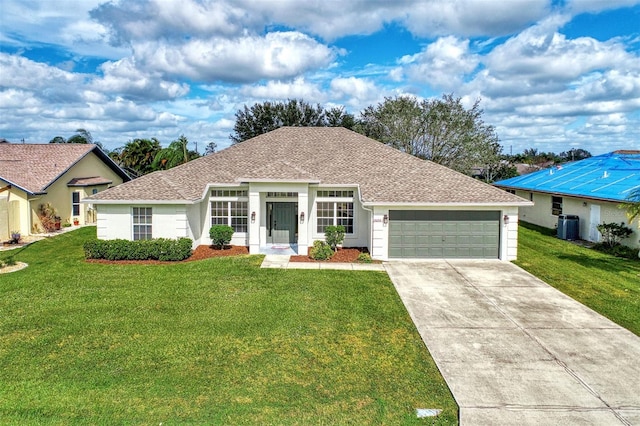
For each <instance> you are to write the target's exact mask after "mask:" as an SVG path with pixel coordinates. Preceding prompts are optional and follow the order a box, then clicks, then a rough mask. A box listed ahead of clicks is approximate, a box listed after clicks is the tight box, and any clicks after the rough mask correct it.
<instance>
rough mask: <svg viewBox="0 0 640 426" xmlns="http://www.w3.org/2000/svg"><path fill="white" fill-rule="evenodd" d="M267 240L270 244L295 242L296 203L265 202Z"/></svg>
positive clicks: (296, 230) (296, 223)
mask: <svg viewBox="0 0 640 426" xmlns="http://www.w3.org/2000/svg"><path fill="white" fill-rule="evenodd" d="M267 214H268V216H269V217H268V218H267V221H268V229H267V241H268V242H269V243H270V244H290V243H295V242H297V235H296V234H297V232H298V229H297V228H298V226H297V225H298V220H297V218H298V203H267Z"/></svg>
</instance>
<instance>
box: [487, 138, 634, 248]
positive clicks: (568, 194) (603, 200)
mask: <svg viewBox="0 0 640 426" xmlns="http://www.w3.org/2000/svg"><path fill="white" fill-rule="evenodd" d="M494 185H495V186H497V187H499V188H503V189H506V190H507V191H510V192H511V193H513V194H516V195H518V196H520V197H523V198H526V199H528V200H530V201H532V202H534V203H535V205H533V206H530V207H523V208H521V209H520V218H521V219H522V220H524V221H527V222H531V223H534V224H536V225H540V226H544V227H547V228H554V227H557V225H558V216H559V215H562V214H564V215H577V216H578V222H579V234H580V235H579V236H580V238H581V239H584V240H588V241H593V242H598V241H600V238H601V236H600V233H599V232H598V229H597V228H596V227H597V226H598V225H599V224H601V223H620V222H625V223H626V222H627V216H626V212H625V210H624V209H621V208H620V207H619V206H620V204H621V203H622V202H624V201H625V200H626V199H627V197H628V196H629V194H630V192H631V191H632V190H634V189H637V188H640V151H614V152H610V153H608V154H604V155H598V156H595V157H590V158H586V159H584V160H580V161H576V162H573V163H567V164H563V165H561V166H555V167H551V168H549V169H546V170H541V171H538V172H534V173H531V174H528V175H524V176H518V177H514V178H511V179H505V180H502V181H499V182H496V183H495V184H494ZM631 228H632V229H634V233H633V234H631V237H630V238H628V239H626V240H623V243H624V244H626V245H629V246H631V247H639V246H640V238H639V237H640V232H639V231H638V223H637V220H636V221H634V223H633V224H632V225H631Z"/></svg>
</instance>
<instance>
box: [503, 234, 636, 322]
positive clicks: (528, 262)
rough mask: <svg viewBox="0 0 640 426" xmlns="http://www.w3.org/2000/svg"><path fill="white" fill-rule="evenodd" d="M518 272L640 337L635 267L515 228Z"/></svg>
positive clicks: (573, 245)
mask: <svg viewBox="0 0 640 426" xmlns="http://www.w3.org/2000/svg"><path fill="white" fill-rule="evenodd" d="M518 242H519V244H518V260H517V261H516V262H515V263H516V264H517V265H519V266H520V267H522V268H524V269H526V270H527V271H529V272H531V273H532V274H533V275H535V276H537V277H539V278H540V279H542V280H543V281H545V282H547V283H548V284H550V285H552V286H553V287H555V288H557V289H558V290H560V291H562V292H563V293H565V294H567V295H569V296H571V297H572V298H574V299H576V300H577V301H579V302H581V303H583V304H585V305H587V306H589V307H590V308H591V309H593V310H595V311H597V312H599V313H601V314H602V315H604V316H606V317H607V318H609V319H611V320H612V321H614V322H616V323H618V324H620V325H621V326H623V327H625V328H627V329H629V330H630V331H632V332H633V333H635V334H637V335H640V262H638V261H632V260H628V259H622V258H618V257H613V256H611V255H608V254H604V253H600V252H598V251H595V250H592V249H587V248H584V247H580V246H578V245H576V244H573V243H570V242H568V241H563V240H559V239H557V238H555V237H554V236H552V235H550V233H549V232H548V230H545V228H540V227H536V226H535V225H531V224H527V223H520V230H519V233H518Z"/></svg>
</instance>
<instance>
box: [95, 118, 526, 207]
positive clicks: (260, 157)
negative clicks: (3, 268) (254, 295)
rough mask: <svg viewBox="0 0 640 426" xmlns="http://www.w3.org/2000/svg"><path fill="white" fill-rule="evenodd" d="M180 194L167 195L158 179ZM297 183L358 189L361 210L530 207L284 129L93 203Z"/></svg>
mask: <svg viewBox="0 0 640 426" xmlns="http://www.w3.org/2000/svg"><path fill="white" fill-rule="evenodd" d="M160 176H162V178H163V179H165V180H167V181H170V182H171V183H172V185H174V186H175V185H177V186H179V187H180V188H182V191H181V193H182V196H177V195H176V193H175V191H173V190H170V191H167V188H166V187H164V186H162V182H161V179H160ZM249 181H271V182H279V181H280V182H282V181H289V182H290V181H302V182H310V183H318V184H319V185H348V186H358V187H359V188H360V195H361V197H362V200H363V201H364V202H365V203H372V204H375V203H380V204H384V203H398V204H415V203H420V204H432V203H433V204H464V203H469V204H477V203H484V204H511V205H518V204H528V203H529V202H528V201H525V200H523V199H522V198H520V197H516V196H514V195H513V194H509V193H507V192H506V191H502V190H500V189H498V188H495V187H492V186H490V185H487V184H485V183H482V182H480V181H478V180H476V179H473V178H471V177H469V176H466V175H463V174H461V173H458V172H455V171H453V170H451V169H449V168H447V167H444V166H441V165H438V164H435V163H432V162H430V161H425V160H421V159H419V158H417V157H414V156H412V155H409V154H405V153H402V152H400V151H398V150H397V149H395V148H391V147H389V146H386V145H384V144H382V143H380V142H378V141H376V140H373V139H370V138H368V137H366V136H363V135H361V134H359V133H356V132H353V131H351V130H347V129H344V128H341V127H340V128H337V127H281V128H279V129H276V130H274V131H271V132H269V133H265V134H263V135H260V136H257V137H255V138H252V139H249V140H247V141H244V142H241V143H239V144H236V145H233V146H231V147H229V148H227V149H224V150H222V151H219V152H217V153H215V154H211V155H207V156H205V157H201V158H198V159H196V160H193V161H190V162H189V163H187V164H184V165H181V166H178V167H175V168H173V169H169V170H166V171H163V172H157V173H153V174H150V175H145V176H142V177H140V178H138V179H135V180H133V181H131V182H128V183H125V184H122V185H118V186H116V187H114V188H112V189H109V190H107V191H103V192H100V193H98V194H96V195H95V196H92V197H90V198H91V199H92V200H96V201H98V202H99V201H100V200H112V201H125V200H135V201H150V202H151V201H157V202H166V201H171V200H175V201H183V202H185V201H186V202H195V201H198V200H200V199H202V196H203V194H204V193H205V189H206V188H207V185H209V184H216V185H225V184H227V185H238V184H240V183H246V182H249Z"/></svg>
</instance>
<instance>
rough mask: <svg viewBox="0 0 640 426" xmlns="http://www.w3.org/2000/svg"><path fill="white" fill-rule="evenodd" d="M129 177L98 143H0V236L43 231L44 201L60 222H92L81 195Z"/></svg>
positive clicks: (3, 237) (89, 211)
mask: <svg viewBox="0 0 640 426" xmlns="http://www.w3.org/2000/svg"><path fill="white" fill-rule="evenodd" d="M129 180H130V178H129V176H128V175H127V174H126V173H125V172H124V171H123V170H122V169H121V168H120V167H118V165H117V164H115V163H114V162H113V160H111V159H110V158H109V157H108V156H107V155H106V154H105V153H104V152H103V151H102V150H101V149H100V148H99V147H98V146H97V145H93V144H13V143H7V142H4V143H0V240H2V241H5V240H6V239H8V237H9V235H10V233H11V232H14V231H18V232H20V234H21V235H29V234H35V233H39V232H43V231H44V228H43V226H42V224H41V222H40V219H39V217H38V209H39V206H40V205H41V204H46V203H50V204H51V206H53V208H54V209H55V210H56V211H57V213H56V214H57V216H59V217H60V219H61V222H62V223H65V222H68V223H73V221H74V219H77V221H78V223H79V224H85V223H94V222H95V220H96V216H95V211H94V210H93V207H92V206H91V204H82V200H83V199H84V198H85V197H87V196H89V195H92V194H95V193H97V192H100V191H102V190H105V189H107V188H108V187H110V186H112V185H118V184H121V183H123V182H127V181H129Z"/></svg>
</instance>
